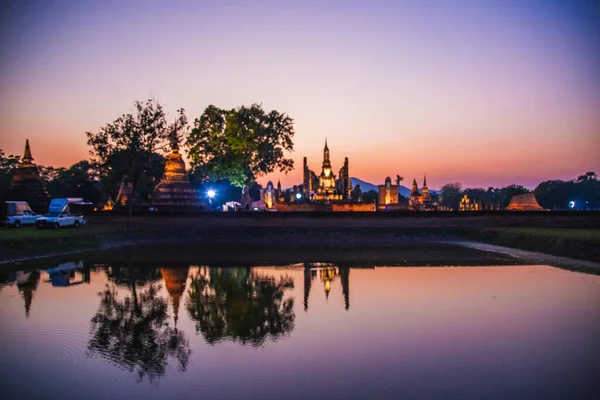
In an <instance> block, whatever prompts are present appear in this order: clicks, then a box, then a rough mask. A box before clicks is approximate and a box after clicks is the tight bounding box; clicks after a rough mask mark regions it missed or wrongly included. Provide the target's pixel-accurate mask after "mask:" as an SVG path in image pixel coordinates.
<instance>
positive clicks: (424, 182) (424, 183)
mask: <svg viewBox="0 0 600 400" xmlns="http://www.w3.org/2000/svg"><path fill="white" fill-rule="evenodd" d="M423 186H427V174H425V177H424V178H423Z"/></svg>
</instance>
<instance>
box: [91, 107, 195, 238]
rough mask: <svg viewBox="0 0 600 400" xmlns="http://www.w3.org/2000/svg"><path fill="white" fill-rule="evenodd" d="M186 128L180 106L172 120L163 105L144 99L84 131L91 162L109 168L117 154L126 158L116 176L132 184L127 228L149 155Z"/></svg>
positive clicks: (147, 164)
mask: <svg viewBox="0 0 600 400" xmlns="http://www.w3.org/2000/svg"><path fill="white" fill-rule="evenodd" d="M185 127H187V119H186V116H185V113H184V110H183V109H179V110H177V117H176V118H175V121H174V122H172V123H171V122H169V121H168V120H167V115H166V113H165V111H164V110H163V107H162V105H160V104H159V103H158V102H157V101H155V100H147V101H145V102H140V101H137V102H135V105H134V109H133V111H132V112H130V113H128V114H123V115H121V116H120V117H119V118H117V119H116V120H115V121H114V122H111V123H109V124H106V125H105V126H103V127H102V128H100V130H99V131H98V132H95V133H94V132H86V135H87V138H88V145H89V146H90V147H91V150H90V154H91V155H92V157H93V162H95V163H97V164H98V165H99V166H100V167H101V168H109V167H110V164H111V162H114V160H113V159H114V157H115V154H117V153H121V154H123V155H124V158H125V160H127V161H126V166H125V168H122V169H121V172H120V173H121V174H122V176H120V177H119V178H120V180H121V181H122V182H124V183H127V184H130V185H131V187H132V195H131V197H130V199H129V204H128V209H129V212H128V217H127V227H128V228H129V226H130V224H131V214H132V210H133V199H134V197H135V196H136V189H137V187H138V182H139V181H140V179H142V178H143V177H145V176H146V175H147V173H148V169H149V165H150V161H151V157H152V155H153V154H154V153H156V152H164V151H165V150H166V149H167V146H168V144H169V142H170V141H171V140H172V139H173V137H174V136H177V134H178V132H182V131H183V130H184V129H185Z"/></svg>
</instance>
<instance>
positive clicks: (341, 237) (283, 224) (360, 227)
mask: <svg viewBox="0 0 600 400" xmlns="http://www.w3.org/2000/svg"><path fill="white" fill-rule="evenodd" d="M499 218H500V220H502V216H493V217H490V218H487V217H486V216H469V217H466V218H461V217H460V216H458V217H455V218H447V217H446V218H437V217H435V216H433V217H432V218H424V217H418V218H411V217H407V218H400V217H397V216H394V217H390V218H385V216H383V217H382V216H378V217H375V218H372V217H369V216H363V215H359V216H354V215H343V216H339V215H335V216H332V217H331V218H329V217H327V216H323V217H320V218H315V217H314V216H311V217H308V218H307V217H304V216H292V215H286V216H281V215H279V216H276V217H275V218H273V217H272V216H271V215H263V214H260V215H255V214H245V215H242V216H239V217H238V216H231V215H227V216H225V217H224V216H222V215H209V216H195V217H192V216H164V215H161V216H160V217H148V216H145V217H144V216H136V217H135V218H134V220H133V225H132V228H131V229H130V230H126V229H124V221H125V218H124V217H123V216H111V217H106V216H103V217H96V216H94V217H92V218H90V221H89V224H88V226H86V227H82V228H80V229H74V228H61V229H58V230H37V229H35V228H20V229H4V230H0V268H4V266H6V265H10V264H14V263H22V262H29V261H33V260H43V259H47V258H56V257H62V256H69V255H74V254H81V253H89V252H108V251H109V250H110V251H113V250H115V251H116V250H117V249H123V248H126V249H127V248H130V249H132V248H136V247H142V246H149V247H156V246H161V245H171V246H173V245H183V244H185V246H187V247H193V248H195V249H196V251H197V252H204V253H220V254H221V255H222V256H224V257H225V258H226V256H228V255H229V254H232V253H252V252H254V253H258V254H262V255H265V254H269V253H278V252H279V253H281V252H287V253H290V252H296V253H298V254H310V253H311V252H317V253H320V254H325V255H326V254H327V253H328V252H330V253H338V254H340V253H341V252H357V251H359V252H373V251H376V252H379V253H381V254H385V252H388V253H390V254H392V253H394V252H395V250H397V247H398V246H404V247H406V246H421V247H422V248H423V249H426V247H427V246H428V245H429V244H431V243H434V242H438V243H460V242H468V243H471V244H476V243H477V244H479V245H484V244H487V245H495V246H502V247H504V248H509V249H513V252H514V253H515V254H517V253H518V250H524V251H530V252H534V253H539V254H546V255H551V256H555V257H566V258H569V259H574V260H581V261H582V262H584V263H586V262H591V263H600V229H599V228H598V227H596V226H593V227H589V223H590V222H592V223H593V222H595V221H590V220H589V219H586V221H585V222H586V224H585V225H584V226H583V227H582V226H581V225H582V220H581V218H578V217H577V218H573V219H570V218H565V217H564V216H562V215H557V216H554V217H553V218H554V219H555V222H556V224H549V221H550V220H548V217H544V218H546V220H545V221H542V222H543V223H541V224H538V225H535V224H533V223H528V224H525V225H524V226H523V225H522V223H523V222H524V221H526V220H527V221H529V222H531V221H536V220H537V221H538V222H539V220H538V218H542V217H539V216H532V215H518V216H515V215H514V214H511V215H510V221H509V222H511V221H512V222H514V221H518V224H515V223H512V224H502V225H501V226H498V224H497V222H498V219H499ZM531 218H533V219H531ZM475 221H477V223H471V222H475ZM504 222H506V220H504ZM548 225H549V226H548ZM556 225H558V226H556Z"/></svg>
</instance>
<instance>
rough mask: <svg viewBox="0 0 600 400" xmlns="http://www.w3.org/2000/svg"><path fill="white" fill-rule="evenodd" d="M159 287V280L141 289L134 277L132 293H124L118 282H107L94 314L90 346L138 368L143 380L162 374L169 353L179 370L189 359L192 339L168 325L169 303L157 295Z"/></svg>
mask: <svg viewBox="0 0 600 400" xmlns="http://www.w3.org/2000/svg"><path fill="white" fill-rule="evenodd" d="M159 290H160V286H159V285H157V284H149V285H148V286H146V287H145V288H144V289H138V288H136V287H135V281H134V283H133V285H132V293H131V294H130V295H126V296H124V297H123V296H119V295H118V292H117V289H116V287H115V285H110V286H109V285H107V286H106V288H105V290H104V292H101V293H99V296H100V298H101V300H100V306H99V308H98V312H97V313H96V315H95V316H94V317H93V318H92V332H91V334H92V337H91V339H90V341H89V344H88V349H89V350H90V351H91V352H92V353H99V354H100V355H102V356H103V357H105V358H107V359H108V360H110V361H111V362H113V363H115V364H117V365H118V366H120V367H122V368H125V369H127V370H128V371H130V372H133V371H135V372H136V373H137V374H138V379H139V380H140V381H141V380H143V379H144V377H147V378H148V380H149V381H154V380H156V379H157V378H160V377H161V376H163V375H164V374H165V371H166V367H167V359H168V358H169V357H174V358H176V359H177V361H178V369H179V370H185V369H186V367H187V364H188V361H189V354H190V349H189V343H188V341H187V340H186V338H185V336H184V334H183V332H180V331H178V330H177V329H173V328H171V327H170V326H169V324H168V319H169V314H168V312H167V303H166V301H165V299H163V298H162V297H159V296H157V293H158V291H159Z"/></svg>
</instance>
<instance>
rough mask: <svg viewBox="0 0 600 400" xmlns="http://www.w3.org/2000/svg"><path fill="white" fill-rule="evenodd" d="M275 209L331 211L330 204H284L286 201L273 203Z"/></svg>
mask: <svg viewBox="0 0 600 400" xmlns="http://www.w3.org/2000/svg"><path fill="white" fill-rule="evenodd" d="M275 209H276V210H277V211H283V212H286V211H289V212H297V211H331V204H329V205H327V204H308V203H295V204H289V203H288V204H286V203H277V205H275Z"/></svg>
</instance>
